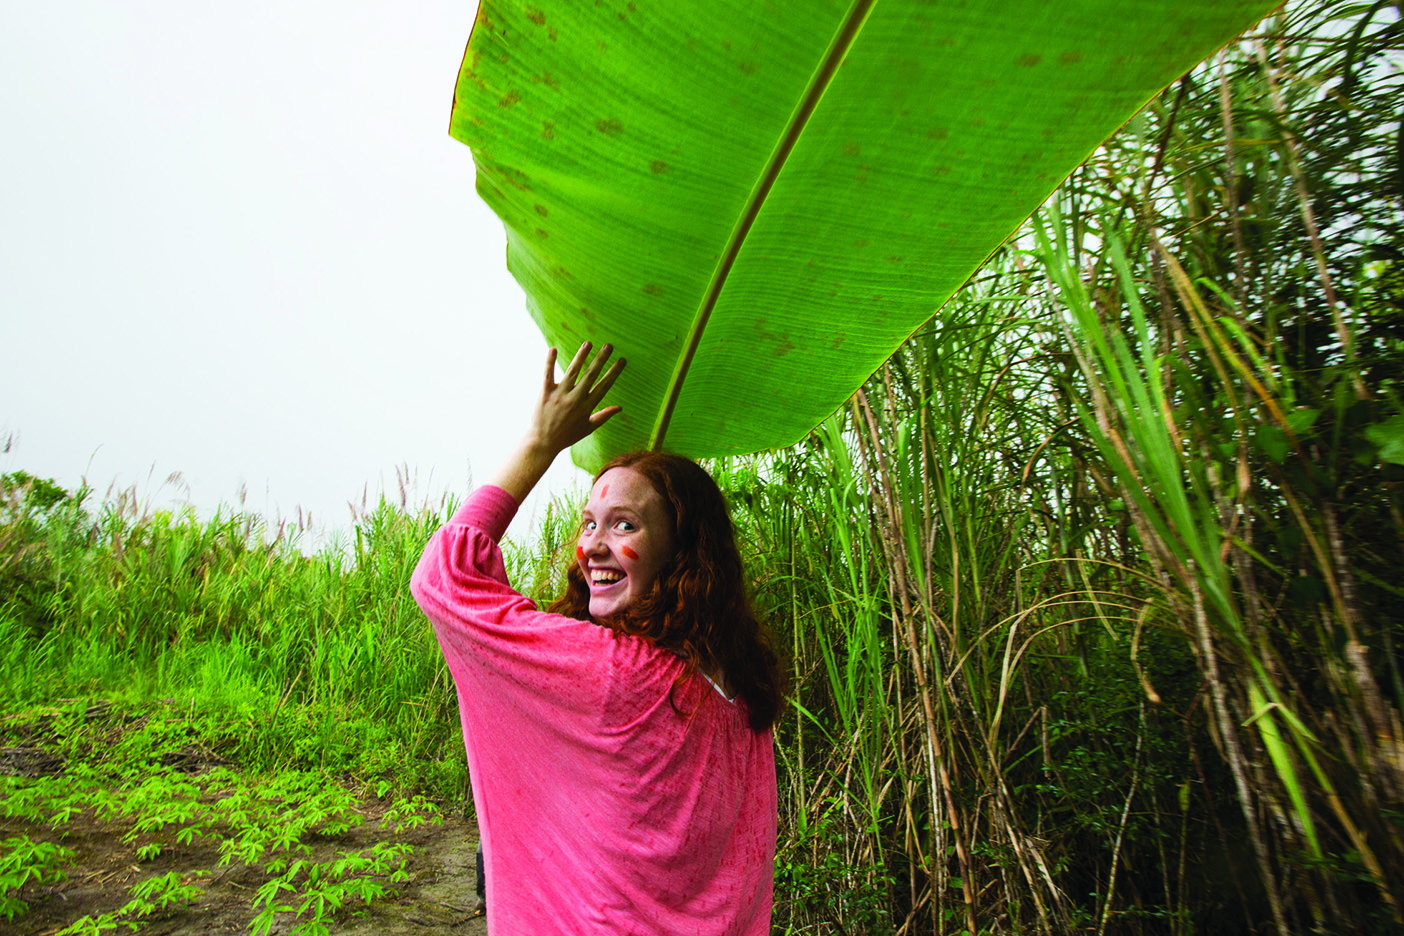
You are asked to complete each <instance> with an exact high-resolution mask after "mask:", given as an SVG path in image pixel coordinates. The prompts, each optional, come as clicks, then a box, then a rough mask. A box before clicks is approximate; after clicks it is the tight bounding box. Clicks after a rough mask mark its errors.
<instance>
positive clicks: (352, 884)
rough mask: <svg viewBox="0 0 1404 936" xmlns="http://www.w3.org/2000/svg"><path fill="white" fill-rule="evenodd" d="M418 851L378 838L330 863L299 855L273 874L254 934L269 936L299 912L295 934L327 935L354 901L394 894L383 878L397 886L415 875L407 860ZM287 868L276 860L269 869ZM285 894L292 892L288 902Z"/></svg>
mask: <svg viewBox="0 0 1404 936" xmlns="http://www.w3.org/2000/svg"><path fill="white" fill-rule="evenodd" d="M413 851H414V849H413V848H412V847H411V846H409V845H406V844H404V843H397V844H394V845H387V844H386V843H384V842H377V843H376V844H375V846H374V847H372V848H370V849H367V850H365V851H361V852H342V853H341V854H340V855H338V856H337V857H336V858H334V859H332V860H330V861H324V862H320V863H312V862H308V861H304V860H302V859H298V860H296V861H294V862H293V863H292V864H291V865H289V866H288V867H287V870H286V871H283V873H282V874H279V875H278V876H276V877H273V878H270V879H269V881H268V882H267V883H266V884H264V885H263V886H262V887H260V888H259V890H258V895H257V896H256V897H255V898H254V909H256V910H257V909H258V908H260V907H262V909H261V910H259V912H258V915H257V916H255V917H254V919H253V922H252V923H251V924H250V929H251V931H252V932H253V934H254V936H268V934H269V933H270V932H272V929H273V926H274V925H275V923H276V922H277V917H278V914H280V913H292V914H295V915H296V916H295V919H296V920H297V924H296V925H295V926H294V927H293V930H292V932H293V933H294V934H295V936H326V934H327V933H330V932H331V929H330V927H329V926H328V923H329V922H330V921H331V920H332V918H333V917H334V916H335V915H336V913H337V911H339V910H341V908H342V907H344V906H346V904H347V903H348V902H350V901H352V900H360V901H362V902H364V903H366V904H370V903H371V902H372V901H374V900H377V899H379V898H381V897H384V896H386V895H388V894H391V893H393V891H391V890H390V888H388V887H387V886H386V885H385V884H384V883H382V881H380V880H379V878H385V879H386V880H388V881H389V882H390V883H391V884H400V883H403V882H404V881H407V880H408V879H409V872H407V871H406V870H405V861H406V859H407V858H408V856H409V855H410V854H412V853H413ZM274 867H276V868H277V869H278V870H281V869H282V862H281V861H278V862H276V863H270V865H269V867H268V870H270V871H271V870H273V869H274ZM283 894H288V895H290V896H289V898H288V899H287V901H286V902H283V901H280V899H279V898H280V896H281V895H283Z"/></svg>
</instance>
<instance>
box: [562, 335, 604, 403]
mask: <svg viewBox="0 0 1404 936" xmlns="http://www.w3.org/2000/svg"><path fill="white" fill-rule="evenodd" d="M606 347H608V345H606ZM589 359H590V342H588V341H585V342H581V345H580V347H579V349H577V350H576V352H575V357H573V358H571V359H570V366H569V367H567V368H566V372H565V376H564V377H562V378H561V386H563V387H565V389H566V390H567V391H570V390H574V389H575V387H576V385H577V384H576V381H577V380H578V378H579V377H580V368H582V367H584V366H585V362H586V361H588V360H589Z"/></svg>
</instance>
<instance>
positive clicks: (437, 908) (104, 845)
mask: <svg viewBox="0 0 1404 936" xmlns="http://www.w3.org/2000/svg"><path fill="white" fill-rule="evenodd" d="M383 811H384V807H383V806H380V805H379V804H377V803H375V802H374V801H371V802H368V803H366V804H364V806H363V808H362V810H361V812H362V814H363V816H364V817H365V822H364V823H363V824H362V825H361V826H360V827H359V828H357V829H353V830H352V831H350V832H348V833H347V834H345V835H342V836H338V837H336V838H334V839H332V838H321V839H319V838H316V837H314V838H313V839H311V840H309V841H308V844H310V845H311V846H312V848H313V854H312V856H311V857H312V860H314V861H325V860H328V859H330V858H332V857H333V856H334V855H335V854H336V853H337V852H342V851H346V850H349V849H362V848H368V847H370V846H371V845H373V844H375V842H376V841H379V840H385V841H399V842H408V843H409V844H411V845H413V846H414V854H413V855H411V856H410V857H409V860H408V862H407V863H406V866H405V868H406V870H407V871H408V872H409V874H410V879H409V880H408V881H407V882H405V883H403V884H400V885H398V886H397V889H398V890H399V895H398V896H397V897H393V898H388V899H382V900H380V901H378V902H376V903H375V904H373V905H372V906H371V907H370V908H369V909H367V908H365V907H364V906H363V905H356V906H353V907H351V908H349V911H343V912H342V914H340V915H339V916H338V917H337V919H336V921H335V923H333V925H332V931H333V932H336V933H350V934H367V936H369V934H376V936H382V934H384V936H401V934H407V933H413V934H424V933H429V932H447V933H453V934H456V936H478V934H485V933H486V932H487V923H486V920H485V919H484V918H483V917H482V916H479V915H475V914H474V912H473V910H474V906H475V904H476V903H477V897H476V894H475V892H474V850H475V848H476V846H477V830H476V829H475V828H474V827H473V825H472V824H471V823H465V822H464V821H463V820H461V819H445V820H444V823H443V825H440V826H437V827H433V826H425V827H422V828H420V829H417V830H413V831H406V832H401V833H399V834H397V835H395V836H393V837H391V836H389V835H387V834H386V833H383V832H380V831H379V830H378V828H377V826H378V820H379V818H380V814H381V813H383ZM63 831H64V832H66V834H65V835H63V836H62V837H61V838H60V834H59V833H58V832H56V831H54V830H51V829H49V828H48V827H46V826H34V825H32V824H30V823H26V822H20V821H17V820H14V819H4V818H0V839H5V838H8V837H10V836H15V835H28V836H29V837H30V838H31V839H34V840H36V841H38V840H40V839H44V840H48V841H56V842H61V843H62V844H63V845H64V846H65V847H67V848H71V849H73V850H74V851H75V852H76V857H75V860H74V863H73V864H71V865H70V866H68V867H67V872H68V879H67V880H66V881H61V882H59V883H58V884H54V885H51V886H42V887H36V886H34V885H32V884H31V885H27V886H26V887H25V888H24V890H23V892H22V893H20V894H19V896H20V897H22V898H23V899H24V900H25V901H27V902H28V903H29V912H28V913H26V914H25V915H24V916H22V917H20V918H18V919H16V920H14V921H12V922H10V923H6V922H4V921H3V920H0V936H8V934H16V936H19V934H26V936H29V934H34V936H45V934H53V933H56V932H58V931H59V930H61V929H63V928H64V927H66V926H68V925H70V924H71V923H73V922H74V921H75V920H77V919H79V918H81V917H83V916H87V915H94V916H96V915H97V914H100V913H104V912H109V911H112V910H116V909H117V908H118V907H120V906H122V905H123V904H124V903H125V902H126V901H127V899H128V889H129V888H130V887H131V886H132V885H133V884H136V883H138V882H140V881H142V880H145V879H147V878H149V877H154V876H159V875H165V874H167V873H169V872H171V871H181V872H189V871H194V870H198V869H209V870H210V872H211V873H210V874H209V876H207V877H205V878H203V879H198V880H194V881H193V883H195V884H197V885H198V886H200V887H202V888H204V890H205V894H204V896H203V897H201V898H200V899H199V900H198V901H197V902H196V903H195V904H193V905H189V906H187V907H186V908H185V909H181V910H172V911H170V912H165V913H163V912H159V911H158V912H157V913H156V914H154V915H153V916H151V917H149V918H147V920H145V921H143V925H142V927H141V930H140V932H142V933H145V934H152V936H196V934H206V933H209V934H215V933H248V932H249V922H250V921H251V920H252V919H253V917H254V915H255V914H254V910H253V899H254V896H255V894H256V893H257V892H258V888H259V886H260V885H261V884H262V883H263V882H264V881H265V880H266V879H267V877H266V875H264V874H263V873H262V872H261V871H260V870H259V869H257V868H249V867H246V866H245V865H243V864H240V863H234V864H230V865H226V866H225V867H222V868H221V867H219V865H218V862H219V851H218V849H217V847H216V846H215V844H214V843H204V844H195V843H192V845H190V846H187V847H178V848H173V849H169V850H167V851H165V852H163V853H162V854H161V855H160V856H159V857H157V858H156V859H155V860H154V861H149V862H143V863H141V864H138V863H137V861H136V857H135V854H134V850H133V846H132V844H130V843H124V842H122V840H121V839H122V835H123V832H124V831H125V830H124V829H122V828H121V827H120V826H116V825H111V824H101V823H95V822H93V821H91V820H89V819H87V818H75V819H74V820H73V821H72V822H71V823H70V824H69V825H67V826H65V827H63ZM198 841H199V840H197V842H198ZM294 923H295V921H294V920H293V918H292V915H291V914H283V915H281V916H280V919H279V922H278V925H277V926H276V927H275V928H274V929H273V933H276V934H283V933H289V932H291V930H292V928H293V925H294ZM117 932H126V930H125V928H123V929H119V930H117Z"/></svg>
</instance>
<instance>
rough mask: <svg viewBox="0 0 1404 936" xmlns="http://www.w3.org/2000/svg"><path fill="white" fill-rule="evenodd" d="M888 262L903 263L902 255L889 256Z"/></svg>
mask: <svg viewBox="0 0 1404 936" xmlns="http://www.w3.org/2000/svg"><path fill="white" fill-rule="evenodd" d="M887 262H888V263H901V262H902V258H901V257H888V258H887Z"/></svg>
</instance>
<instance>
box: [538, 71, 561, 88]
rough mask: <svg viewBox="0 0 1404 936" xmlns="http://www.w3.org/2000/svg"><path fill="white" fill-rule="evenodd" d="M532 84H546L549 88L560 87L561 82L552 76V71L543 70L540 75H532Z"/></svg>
mask: <svg viewBox="0 0 1404 936" xmlns="http://www.w3.org/2000/svg"><path fill="white" fill-rule="evenodd" d="M531 83H532V84H544V85H545V86H546V87H548V88H560V86H561V83H560V82H559V81H557V80H556V79H554V78H552V77H551V73H550V72H542V73H541V74H539V75H532V76H531Z"/></svg>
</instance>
